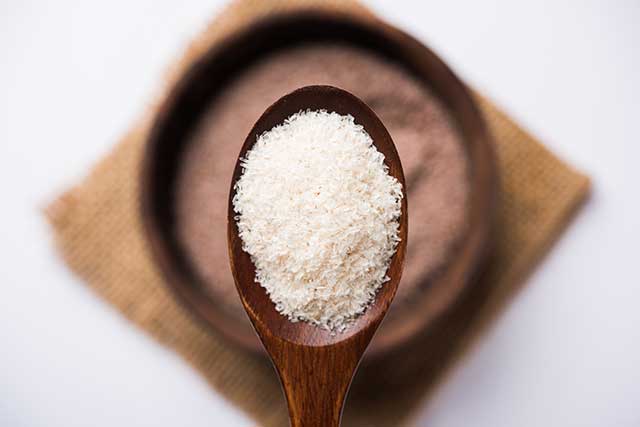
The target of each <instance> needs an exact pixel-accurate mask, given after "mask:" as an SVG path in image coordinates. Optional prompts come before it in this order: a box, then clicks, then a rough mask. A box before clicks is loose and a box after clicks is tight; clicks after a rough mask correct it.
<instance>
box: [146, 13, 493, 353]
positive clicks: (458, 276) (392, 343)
mask: <svg viewBox="0 0 640 427" xmlns="http://www.w3.org/2000/svg"><path fill="white" fill-rule="evenodd" d="M325 40H326V41H339V42H342V43H349V44H353V45H355V46H359V47H362V48H366V49H371V50H373V51H375V52H376V53H377V54H379V55H382V56H383V57H387V58H389V59H390V60H393V61H396V62H398V63H399V64H401V65H402V66H404V67H406V68H407V69H409V70H410V71H411V72H412V73H414V74H415V75H416V76H417V77H418V78H419V79H420V80H421V81H423V82H424V84H425V85H426V86H428V87H430V88H431V89H432V90H433V91H434V92H435V93H436V94H437V95H438V96H439V98H440V99H441V100H442V101H443V102H444V103H445V104H446V106H447V107H448V109H449V110H450V112H451V115H452V118H453V119H454V121H455V123H456V125H457V127H458V128H459V129H460V132H461V134H462V136H463V139H464V143H465V148H466V149H467V154H468V158H469V163H470V178H469V179H470V183H471V188H470V202H469V214H468V218H469V224H468V230H469V231H468V233H467V235H466V236H465V237H464V238H463V240H462V241H461V242H460V244H459V247H458V250H457V255H456V256H455V258H454V259H453V260H452V262H450V263H449V264H448V265H447V266H446V268H444V270H443V271H442V272H441V273H440V274H439V275H437V276H436V277H435V278H433V279H432V280H430V281H428V282H425V283H424V285H423V286H421V287H422V289H421V292H418V293H416V297H415V298H413V299H412V300H411V301H410V304H406V305H405V306H403V310H402V311H401V314H398V315H394V316H392V317H390V318H388V319H387V320H386V321H385V322H384V324H383V325H382V327H381V328H380V332H379V333H378V334H377V335H376V339H375V340H374V342H373V343H372V345H371V348H370V349H369V350H368V351H367V358H368V359H371V360H373V358H374V356H382V355H383V354H385V353H388V352H389V350H392V349H394V348H398V347H399V346H401V345H402V344H403V343H407V342H409V341H410V340H411V338H413V337H415V336H417V335H418V334H422V333H423V332H424V330H425V329H428V328H429V327H431V325H435V324H436V320H437V319H438V318H439V317H441V316H442V315H443V314H444V313H445V312H446V311H447V309H448V308H449V307H450V306H452V305H453V304H454V303H455V302H456V301H457V300H458V298H459V297H460V295H462V293H463V291H464V290H465V289H467V288H468V287H469V286H470V285H471V284H472V283H474V282H473V281H472V280H471V279H472V278H473V276H474V274H475V273H477V272H478V271H479V269H480V267H481V266H482V264H483V262H484V260H485V258H486V256H487V255H488V253H489V251H488V248H489V237H490V235H491V233H490V230H491V227H492V221H493V218H494V211H495V196H496V194H497V176H496V169H495V167H494V155H493V152H492V147H491V145H492V144H491V139H490V136H489V134H488V132H487V129H486V126H485V123H484V120H483V118H482V116H481V114H480V112H479V110H478V108H477V106H476V105H475V103H474V102H473V100H472V98H471V96H470V94H469V92H468V90H467V89H466V88H465V86H464V85H463V84H462V83H461V82H460V81H459V80H458V78H457V77H456V76H455V75H454V74H453V73H452V72H451V70H449V68H448V67H447V66H446V65H445V64H444V63H443V62H442V61H441V60H440V59H439V58H438V57H437V56H436V55H435V54H434V53H432V52H431V51H430V50H429V49H427V48H426V47H425V46H423V45H422V44H421V43H419V42H418V41H416V40H415V39H413V38H412V37H410V36H408V35H407V34H405V33H403V32H401V31H399V30H397V29H396V28H394V27H391V26H389V25H387V24H385V23H382V22H373V21H372V20H370V19H362V20H361V19H358V18H355V17H353V16H347V15H343V14H340V13H333V12H321V11H314V12H298V13H289V14H285V15H282V16H271V17H269V18H265V19H263V20H261V21H259V22H257V23H256V24H254V25H252V26H251V27H250V28H249V29H248V30H246V31H242V32H240V33H238V34H236V35H234V36H233V37H231V38H229V39H226V40H224V41H223V42H221V43H219V44H216V45H215V47H214V48H213V49H211V50H210V51H209V52H208V53H207V54H205V55H204V56H203V57H202V58H201V59H200V60H199V61H197V62H196V63H195V64H194V65H193V67H192V68H191V69H190V70H189V71H188V72H187V73H185V75H184V76H183V78H182V79H181V80H180V81H179V82H178V84H177V85H176V86H175V87H174V88H173V89H172V91H171V92H170V94H169V96H168V97H167V99H166V100H165V102H164V104H163V105H162V106H161V107H160V109H159V111H158V113H157V116H156V119H155V123H154V126H153V128H152V131H151V133H150V136H149V140H148V143H147V147H146V152H145V159H144V164H143V173H142V185H141V201H142V219H143V223H144V228H145V232H146V234H147V237H148V241H149V243H150V248H151V252H152V254H153V256H154V259H155V261H156V263H157V264H158V266H159V267H160V269H161V271H162V272H163V273H164V275H165V278H166V280H167V282H168V284H169V285H170V286H171V288H172V289H173V290H174V292H175V294H176V296H177V297H178V298H179V299H180V300H181V301H182V302H183V303H184V304H185V305H186V306H187V308H188V309H189V310H190V311H191V312H193V313H194V314H195V315H197V316H198V317H199V318H200V319H201V320H204V321H205V322H206V324H207V325H208V326H210V327H211V328H212V329H213V330H215V331H218V332H221V333H222V334H224V335H225V336H226V337H227V338H229V339H230V340H231V341H233V342H235V343H237V344H239V345H241V346H243V347H245V348H247V349H251V350H254V351H262V349H261V346H260V344H259V342H258V340H256V339H255V334H254V333H253V331H252V330H251V328H250V327H249V326H248V324H246V323H245V322H242V321H240V320H242V319H238V318H237V317H236V316H234V315H232V314H231V313H230V312H229V311H228V310H227V307H225V306H224V305H221V304H219V303H218V302H217V301H215V300H213V299H211V298H210V297H209V296H208V295H207V294H206V293H205V292H204V290H203V287H202V285H201V282H200V278H199V277H198V275H197V273H196V272H195V268H194V267H193V265H192V264H191V260H189V259H188V257H187V256H186V255H185V251H184V250H183V248H182V247H181V245H180V243H179V241H178V238H177V236H176V221H177V218H176V214H175V209H174V206H175V200H174V199H175V194H174V191H176V190H175V178H176V174H177V170H178V168H179V167H180V162H181V160H182V157H181V155H182V153H183V152H184V145H185V144H187V143H188V141H189V134H190V132H191V131H192V130H193V127H194V126H195V124H196V123H197V121H198V120H199V119H200V117H201V115H202V113H203V112H204V111H205V109H206V107H207V106H208V105H209V104H210V102H211V100H212V99H213V98H214V97H215V96H216V94H217V93H219V91H220V90H221V89H222V88H224V87H225V83H226V82H227V81H229V79H232V78H233V76H234V75H236V74H237V73H239V72H242V70H244V69H246V68H247V67H248V66H250V65H251V64H252V63H254V62H255V61H258V60H259V59H260V58H262V57H264V56H265V55H269V54H270V53H271V52H273V51H275V50H278V49H285V48H287V47H289V46H293V45H296V44H298V43H302V42H306V41H325ZM322 66H330V64H322ZM247 102H250V100H247ZM415 226H424V225H422V224H416V225H415Z"/></svg>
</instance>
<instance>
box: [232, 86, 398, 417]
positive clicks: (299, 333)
mask: <svg viewBox="0 0 640 427" xmlns="http://www.w3.org/2000/svg"><path fill="white" fill-rule="evenodd" d="M308 109H310V110H326V111H329V112H336V113H338V114H341V115H347V114H350V115H351V116H353V117H354V119H355V122H356V123H357V124H360V125H362V126H363V127H364V129H365V131H366V132H367V133H368V134H369V135H370V136H371V138H372V140H373V145H374V146H375V147H376V148H377V150H378V151H380V152H381V153H382V154H383V155H384V157H385V164H386V165H387V166H388V168H389V169H388V173H389V174H390V175H391V176H393V177H395V178H396V179H397V180H398V181H399V182H400V183H401V184H402V188H403V193H404V197H403V198H402V201H401V216H400V220H399V221H400V228H399V236H400V239H401V240H400V242H399V243H398V246H397V249H396V252H395V254H394V255H393V257H392V259H391V264H390V266H389V269H388V271H387V276H388V277H389V278H390V280H389V281H387V282H385V283H384V284H383V286H382V287H381V288H380V289H379V290H378V292H377V294H376V296H375V299H374V300H373V302H372V303H371V305H370V306H369V307H368V308H367V309H366V310H365V312H364V313H363V314H362V315H360V316H359V317H358V318H357V319H355V320H354V322H353V323H351V324H350V325H349V327H348V328H347V329H346V330H345V331H344V332H339V333H332V332H330V331H327V330H325V329H322V328H319V327H317V326H314V325H311V324H308V323H306V322H295V323H294V322H291V321H290V320H288V319H287V318H286V317H285V316H283V315H281V314H280V313H278V312H277V311H276V309H275V305H274V304H273V302H272V301H271V300H270V299H269V296H268V295H267V293H266V291H265V289H264V288H262V287H261V286H260V285H259V284H258V283H257V282H256V280H255V266H254V265H253V262H252V261H251V257H250V256H249V254H248V253H246V252H244V251H243V249H242V241H241V239H240V237H239V235H238V227H237V224H236V221H235V219H234V217H235V212H234V210H233V203H232V200H233V197H234V195H235V191H234V185H235V183H236V182H237V181H238V179H239V178H240V176H241V174H242V166H241V164H240V159H241V158H243V157H245V155H246V153H247V151H249V150H250V149H251V148H252V147H253V144H254V143H255V142H256V140H257V137H258V136H260V135H261V134H262V133H264V132H266V131H268V130H270V129H272V128H273V127H274V126H276V125H279V124H281V123H283V122H284V121H285V119H287V118H288V117H290V116H291V115H293V114H295V113H297V112H299V111H301V110H308ZM227 220H228V222H227V238H228V246H229V258H230V263H231V271H232V273H233V277H234V281H235V284H236V288H237V290H238V293H239V294H240V298H241V300H242V304H243V306H244V308H245V310H246V312H247V314H248V315H249V319H250V320H251V322H252V324H253V326H254V328H255V330H256V332H257V334H258V336H259V337H260V340H261V341H262V343H263V345H264V347H265V349H266V351H267V353H268V354H269V356H270V357H271V359H272V361H273V363H274V365H275V367H276V370H277V372H278V375H279V376H280V380H281V383H282V386H283V388H284V391H285V395H286V397H287V403H288V405H289V415H290V418H291V425H292V426H294V427H298V426H305V427H309V426H323V427H326V426H339V425H340V416H341V413H342V405H343V403H344V398H345V396H346V394H347V391H348V388H349V385H350V383H351V379H352V378H353V375H354V373H355V370H356V368H357V366H358V363H359V362H360V359H361V358H362V355H363V354H364V351H365V350H366V348H367V346H368V344H369V342H370V341H371V339H372V337H373V335H374V333H375V331H376V329H377V328H378V326H379V325H380V322H381V321H382V319H383V318H384V316H385V314H386V312H387V310H388V308H389V306H390V304H391V301H392V300H393V297H394V295H395V293H396V290H397V288H398V284H399V282H400V277H401V275H402V268H403V262H404V257H405V252H406V245H407V197H406V186H405V180H404V174H403V171H402V165H401V163H400V158H399V157H398V153H397V151H396V149H395V146H394V144H393V140H392V139H391V136H390V135H389V133H388V132H387V130H386V128H385V127H384V125H383V124H382V122H381V121H380V119H379V118H378V117H377V116H376V114H375V113H374V112H373V111H372V110H371V109H370V108H369V107H368V106H367V105H366V104H365V103H364V102H362V101H361V100H360V99H358V98H357V97H356V96H354V95H352V94H351V93H349V92H347V91H344V90H342V89H338V88H335V87H332V86H306V87H303V88H301V89H298V90H296V91H294V92H292V93H290V94H288V95H285V96H284V97H282V98H280V99H279V100H278V101H276V102H275V103H274V104H273V105H271V106H270V107H269V108H268V109H267V110H266V111H265V112H264V113H263V115H262V116H261V117H260V118H259V119H258V121H257V122H256V124H255V125H254V126H253V128H252V129H251V131H250V132H249V135H248V136H247V138H246V140H245V142H244V145H243V146H242V149H241V150H240V154H239V156H238V161H237V163H236V166H235V169H234V173H233V177H232V180H231V190H230V194H229V205H228V219H227Z"/></svg>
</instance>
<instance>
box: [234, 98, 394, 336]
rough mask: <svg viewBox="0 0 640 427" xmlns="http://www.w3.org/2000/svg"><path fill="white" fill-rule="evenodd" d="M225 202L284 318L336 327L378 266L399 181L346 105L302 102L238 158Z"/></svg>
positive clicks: (390, 233)
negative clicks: (305, 107) (335, 108)
mask: <svg viewBox="0 0 640 427" xmlns="http://www.w3.org/2000/svg"><path fill="white" fill-rule="evenodd" d="M241 165H242V168H243V173H242V175H241V177H240V178H239V179H238V181H237V182H236V184H235V191H236V193H235V196H234V198H233V206H234V210H235V212H236V214H237V215H236V217H235V219H236V221H237V224H238V231H239V235H240V238H241V239H242V242H243V249H244V250H245V251H246V252H247V253H249V254H250V255H251V259H252V261H253V263H254V265H255V267H256V281H257V282H258V283H259V284H260V285H261V286H262V287H263V288H265V290H266V291H267V293H268V294H269V296H270V298H271V300H272V301H273V302H274V304H275V307H276V310H277V311H278V312H280V313H281V314H283V315H285V316H286V317H287V318H288V319H289V320H291V321H293V322H296V321H306V322H309V323H312V324H315V325H317V326H320V327H322V328H325V329H328V330H330V331H332V332H336V331H340V332H341V331H343V330H344V329H345V328H346V327H347V326H348V325H349V323H351V322H352V321H353V319H355V318H356V317H357V316H358V315H359V314H361V313H363V312H364V311H365V309H366V308H367V306H368V305H369V304H370V303H371V301H372V300H373V298H374V297H375V294H376V291H377V290H378V289H379V288H380V287H381V286H382V285H383V284H384V283H385V282H386V281H388V280H389V278H388V277H387V275H386V272H387V269H388V267H389V264H390V262H391V258H392V256H393V254H394V253H395V250H396V247H397V245H398V242H399V241H400V238H399V218H400V213H401V199H402V197H403V193H402V185H401V184H400V183H399V182H398V180H397V179H395V178H394V177H392V176H390V175H389V173H388V168H387V166H386V165H385V164H384V155H383V154H382V153H380V152H379V151H378V150H377V149H376V148H375V146H374V145H373V141H372V139H371V137H370V136H369V134H368V133H367V132H366V131H365V130H364V128H363V127H362V126H360V125H358V124H356V123H355V121H354V118H353V117H352V116H350V115H347V116H343V115H340V114H337V113H329V112H326V111H322V110H321V111H301V112H299V113H297V114H294V115H292V116H291V117H289V118H288V119H287V120H286V121H285V122H284V123H283V124H281V125H279V126H276V127H274V128H273V129H271V130H270V131H268V132H265V133H263V134H262V135H260V136H259V137H258V138H257V141H256V143H255V144H254V146H253V148H252V149H251V150H250V151H248V152H247V154H246V156H245V157H244V158H243V159H242V160H241Z"/></svg>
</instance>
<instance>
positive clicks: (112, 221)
mask: <svg viewBox="0 0 640 427" xmlns="http://www.w3.org/2000/svg"><path fill="white" fill-rule="evenodd" d="M304 7H323V8H339V9H341V10H344V11H345V12H347V13H354V14H359V16H367V17H369V18H370V19H376V18H375V17H373V15H371V13H370V12H369V11H367V10H366V9H364V8H363V7H362V6H360V5H359V4H356V3H354V2H351V1H335V2H334V1H324V2H323V1H321V0H316V1H306V0H269V1H265V0H255V1H252V0H241V1H236V2H235V3H233V4H231V5H230V6H229V7H228V8H227V9H226V10H225V11H224V12H223V13H221V14H220V15H219V16H218V17H217V18H216V19H215V20H214V21H213V22H212V23H210V25H208V26H207V27H206V28H205V30H204V31H203V32H202V33H201V34H200V35H199V36H198V37H197V39H196V40H195V41H194V42H193V43H192V44H191V45H190V46H189V48H188V49H187V51H186V53H185V55H184V56H183V57H182V58H181V59H180V60H179V61H177V63H176V65H175V66H174V67H173V68H172V69H171V72H170V73H169V74H170V75H169V78H168V80H169V84H168V85H163V90H164V88H166V87H167V86H169V85H170V84H171V82H172V81H173V80H174V79H175V78H176V77H177V76H178V75H180V72H181V71H182V70H184V69H185V67H186V66H188V65H189V64H190V63H191V61H192V60H193V59H194V58H196V57H198V55H200V54H201V53H203V52H204V51H205V50H206V49H208V48H209V47H210V46H211V44H212V43H216V41H218V40H220V38H221V37H223V36H225V35H228V34H229V33H230V32H232V31H234V30H237V29H239V28H242V27H243V26H244V25H247V24H248V23H250V22H251V21H252V20H254V19H256V18H257V17H260V16H263V15H265V14H268V13H276V12H277V11H282V10H289V9H294V8H304ZM161 98H162V94H161V96H160V97H159V99H161ZM477 99H478V102H479V103H480V105H481V107H482V110H483V112H484V114H485V116H486V119H487V121H488V123H489V126H490V129H491V131H492V132H493V135H494V137H495V140H496V143H497V146H496V150H497V155H498V158H499V168H500V173H501V176H502V200H501V204H500V212H499V216H500V219H499V221H500V226H499V227H498V228H499V236H498V244H497V250H496V251H495V254H494V255H493V257H492V260H491V263H490V266H489V268H488V270H487V271H486V274H485V275H484V276H483V278H482V279H481V281H480V283H478V284H477V285H476V286H474V287H473V290H472V291H471V292H469V293H468V294H467V295H466V296H465V297H464V298H463V299H462V300H461V301H460V302H459V303H458V304H457V305H456V306H455V307H454V308H453V309H452V310H450V311H449V312H448V314H447V315H446V316H444V317H443V318H441V319H439V321H438V324H437V325H434V327H433V328H430V329H429V331H428V332H425V334H424V335H423V336H421V337H418V338H417V339H416V340H415V341H414V342H412V343H409V344H407V346H406V348H403V349H400V350H399V354H402V358H401V359H398V357H397V356H394V355H390V356H389V357H387V358H385V359H382V360H379V361H378V362H375V363H374V364H370V365H369V366H365V367H364V368H363V369H361V371H360V372H359V373H358V376H357V377H356V379H355V381H354V385H353V387H352V390H351V393H350V396H349V400H348V402H347V406H346V409H345V417H344V425H345V426H365V425H366V426H397V425H403V424H405V423H407V422H409V421H410V419H411V414H412V412H413V411H412V409H414V408H415V407H416V406H417V405H419V404H421V403H422V402H424V400H425V399H426V398H427V397H428V394H429V392H430V391H432V390H433V389H434V386H435V385H436V384H437V382H438V381H439V380H441V379H442V377H443V376H444V373H445V372H446V368H447V367H450V366H452V364H453V362H454V361H455V360H456V359H457V358H458V357H459V356H460V355H461V354H463V353H464V350H465V349H466V348H468V345H469V343H470V342H471V341H472V339H473V338H476V337H477V336H479V335H480V332H481V331H482V330H483V329H484V328H485V326H486V325H487V324H488V322H489V321H490V320H491V319H492V318H493V317H495V314H496V313H498V312H499V311H500V309H501V308H502V307H504V305H505V304H506V303H507V302H508V299H509V296H510V295H512V294H513V293H514V291H515V290H517V289H518V288H519V285H520V284H521V283H522V282H523V279H524V275H525V274H526V273H527V272H528V271H529V270H530V269H531V268H532V267H533V266H534V264H535V263H536V262H537V261H538V260H539V258H540V257H541V256H542V255H543V254H544V252H545V251H546V250H547V249H548V248H549V246H550V244H551V243H552V242H553V241H554V239H555V238H556V237H557V236H558V235H559V233H560V232H561V231H562V229H563V228H564V226H565V225H566V224H567V223H568V221H569V219H570V218H571V216H572V214H573V213H574V212H575V211H576V209H577V207H578V206H579V205H580V202H581V201H582V200H584V199H585V196H586V195H587V194H588V189H589V181H588V179H587V178H586V177H585V176H584V175H582V174H580V173H578V172H576V171H575V170H573V169H572V168H570V167H569V166H568V165H566V164H565V163H563V162H561V161H560V160H558V159H557V158H556V157H554V156H553V155H552V154H551V153H550V152H549V151H547V150H546V149H545V148H544V147H543V146H542V145H540V144H539V143H538V142H537V141H536V140H535V139H534V138H532V137H531V136H530V135H528V134H527V133H526V132H524V131H523V130H522V129H520V128H519V127H518V126H517V125H516V124H515V123H514V122H513V121H511V120H510V119H509V118H508V117H507V116H505V115H504V114H503V113H501V112H500V111H499V110H497V109H496V108H495V107H494V106H493V105H492V104H491V103H490V102H489V101H487V100H486V99H484V98H482V97H480V96H478V97H477ZM156 105H157V104H156ZM154 108H155V107H152V108H150V109H149V111H147V113H146V114H144V115H143V118H142V119H141V120H139V121H138V122H137V123H136V124H135V125H134V126H133V127H132V128H131V130H130V131H129V132H128V133H127V134H126V135H125V136H124V137H123V138H122V141H120V143H119V144H118V145H117V146H116V148H115V149H114V150H113V151H112V152H111V154H109V155H108V156H107V157H106V158H105V159H103V160H102V161H101V162H100V163H99V164H98V165H97V166H96V167H95V169H94V170H93V171H92V172H91V173H90V175H89V176H88V177H87V178H86V179H85V180H84V181H83V182H81V183H80V184H79V185H78V186H76V187H74V188H72V189H71V190H69V191H68V192H66V193H65V194H63V195H62V196H60V197H59V198H58V199H57V200H56V201H55V202H53V203H52V204H51V205H50V206H49V208H48V210H47V215H48V218H49V220H50V222H51V224H52V226H53V229H54V231H55V236H56V240H57V243H58V245H59V248H60V251H61V253H62V255H63V257H64V259H65V261H66V262H67V263H68V264H69V266H70V267H71V269H72V270H73V271H74V272H76V273H77V274H78V275H79V276H80V277H82V278H83V279H84V281H86V283H87V284H88V285H89V286H90V287H91V288H92V289H94V290H95V291H96V292H97V293H98V294H99V295H100V296H101V297H102V298H104V299H105V300H107V301H109V302H110V303H111V304H113V305H115V306H116V307H118V309H119V310H120V311H121V312H122V313H123V314H124V315H125V316H126V317H127V318H129V319H130V320H131V321H132V322H133V323H135V324H136V325H138V326H140V327H141V328H143V329H144V330H146V331H147V332H148V333H150V334H151V335H152V336H154V337H155V338H156V339H157V340H158V341H160V342H161V343H163V344H165V345H167V346H169V347H171V348H173V349H174V350H175V351H176V352H178V353H179V354H181V355H182V356H183V357H184V358H185V359H186V360H187V361H188V362H189V363H190V364H191V365H192V366H193V367H194V368H195V369H197V370H198V371H200V372H201V373H202V375H204V376H205V377H206V379H207V380H208V381H209V383H210V384H211V385H212V386H213V388H215V390H216V391H217V392H218V393H220V394H222V395H223V396H225V397H226V398H227V399H229V400H230V401H231V402H233V403H234V404H236V405H238V406H239V407H241V408H242V409H244V410H245V411H247V413H249V414H250V415H251V416H253V417H254V418H255V419H256V420H258V421H259V422H260V423H261V424H263V425H265V426H280V425H286V409H285V406H284V399H283V398H282V396H281V393H280V389H279V385H278V382H277V379H276V376H275V373H274V371H273V369H272V367H271V365H270V363H269V362H268V361H267V360H266V359H264V358H263V357H259V356H252V355H249V354H247V353H245V352H243V351H242V350H240V349H238V348H236V347H234V346H232V345H230V344H229V343H228V342H227V341H225V340H224V339H223V338H221V337H219V336H217V335H216V334H214V333H211V332H210V331H208V330H205V329H204V328H203V327H202V325H200V324H199V323H196V322H194V321H193V319H192V317H190V315H189V314H188V313H187V312H186V311H185V310H184V309H183V308H182V306H180V305H178V304H177V303H176V302H175V300H174V299H173V297H172V295H171V294H170V293H169V291H168V290H167V288H166V287H165V286H164V284H163V283H162V281H161V279H160V276H159V273H158V271H157V270H156V267H155V266H154V264H153V263H152V262H151V259H150V257H149V252H148V249H147V247H146V242H145V240H144V238H143V235H142V230H141V224H140V220H139V217H138V175H139V165H140V160H141V154H142V147H143V143H144V141H145V138H146V134H147V131H148V128H149V123H150V118H151V117H152V116H153V110H154ZM398 360H400V361H401V362H400V363H398Z"/></svg>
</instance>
